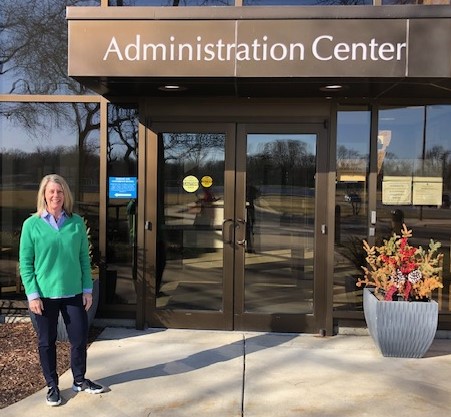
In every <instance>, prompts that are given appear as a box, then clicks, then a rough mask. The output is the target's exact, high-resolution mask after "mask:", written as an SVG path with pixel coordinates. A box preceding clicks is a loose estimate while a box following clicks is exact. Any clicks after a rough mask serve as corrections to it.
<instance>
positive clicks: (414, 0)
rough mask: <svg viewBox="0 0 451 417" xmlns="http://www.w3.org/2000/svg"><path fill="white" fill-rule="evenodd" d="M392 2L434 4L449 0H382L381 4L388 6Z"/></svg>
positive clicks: (448, 1)
mask: <svg viewBox="0 0 451 417" xmlns="http://www.w3.org/2000/svg"><path fill="white" fill-rule="evenodd" d="M393 4H421V5H432V6H433V5H435V4H438V5H440V4H450V0H382V5H384V6H388V5H393Z"/></svg>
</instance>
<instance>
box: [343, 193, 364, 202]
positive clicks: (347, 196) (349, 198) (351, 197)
mask: <svg viewBox="0 0 451 417" xmlns="http://www.w3.org/2000/svg"><path fill="white" fill-rule="evenodd" d="M345 201H347V202H348V203H361V202H362V199H361V198H360V196H359V195H358V194H357V193H349V194H345Z"/></svg>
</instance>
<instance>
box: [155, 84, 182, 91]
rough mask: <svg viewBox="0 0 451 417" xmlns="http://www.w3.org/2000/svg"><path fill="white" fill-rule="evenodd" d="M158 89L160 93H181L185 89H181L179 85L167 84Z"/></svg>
mask: <svg viewBox="0 0 451 417" xmlns="http://www.w3.org/2000/svg"><path fill="white" fill-rule="evenodd" d="M158 89H159V90H161V91H183V90H186V87H182V86H181V85H176V84H167V85H162V86H161V87H158Z"/></svg>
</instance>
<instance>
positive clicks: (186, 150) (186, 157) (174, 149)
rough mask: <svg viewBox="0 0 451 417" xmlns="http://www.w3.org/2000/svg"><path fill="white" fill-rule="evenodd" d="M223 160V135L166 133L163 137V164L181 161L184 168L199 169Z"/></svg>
mask: <svg viewBox="0 0 451 417" xmlns="http://www.w3.org/2000/svg"><path fill="white" fill-rule="evenodd" d="M218 152H219V153H220V158H219V159H221V160H222V159H223V154H224V135H223V134H216V133H168V134H165V136H164V159H165V162H167V163H168V162H169V163H170V162H171V161H177V160H179V161H183V162H184V164H185V166H193V167H199V166H201V165H204V164H206V163H207V162H212V161H215V160H216V159H217V154H218Z"/></svg>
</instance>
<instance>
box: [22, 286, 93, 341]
mask: <svg viewBox="0 0 451 417" xmlns="http://www.w3.org/2000/svg"><path fill="white" fill-rule="evenodd" d="M98 305H99V279H98V278H96V279H94V280H93V287H92V306H91V308H90V309H89V310H88V326H89V327H91V325H92V323H93V321H94V317H95V315H96V313H97V307H98ZM28 313H29V314H30V318H31V322H32V323H33V327H34V329H35V330H36V331H37V325H36V318H35V314H34V313H32V312H31V311H30V310H28ZM57 331H58V333H57V339H56V340H59V341H60V342H67V341H68V340H69V337H68V335H67V330H66V325H65V324H64V319H63V316H62V315H61V313H60V315H59V317H58V330H57Z"/></svg>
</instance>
